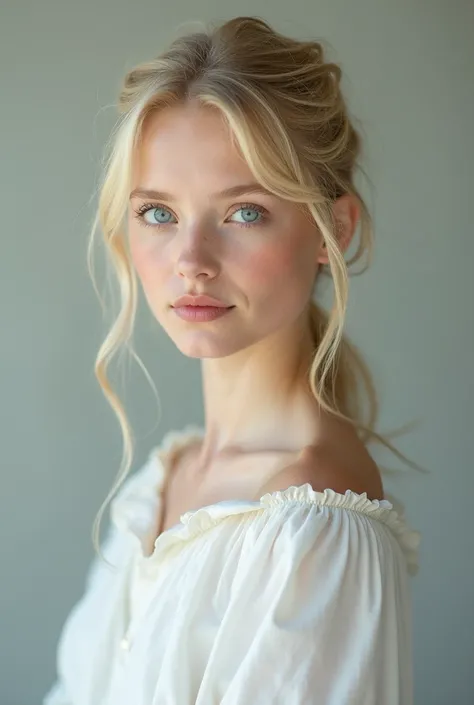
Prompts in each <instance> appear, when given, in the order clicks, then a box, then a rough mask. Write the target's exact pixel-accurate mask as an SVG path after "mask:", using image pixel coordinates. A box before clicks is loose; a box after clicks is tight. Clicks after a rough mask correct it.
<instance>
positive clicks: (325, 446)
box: [260, 428, 384, 500]
mask: <svg viewBox="0 0 474 705" xmlns="http://www.w3.org/2000/svg"><path fill="white" fill-rule="evenodd" d="M306 483H309V484H310V485H311V487H312V488H313V489H314V490H316V491H317V492H323V491H324V490H325V489H332V490H334V491H335V492H339V493H340V494H344V493H345V492H346V490H351V491H352V492H356V493H358V494H363V493H364V492H366V493H367V497H368V499H371V500H373V499H383V498H384V490H383V483H382V478H381V476H380V471H379V468H378V466H377V464H376V463H375V461H374V460H373V458H372V457H371V455H370V453H369V452H368V450H367V449H366V447H365V446H364V444H363V443H362V441H361V440H360V439H359V438H358V436H357V434H356V433H355V431H354V430H352V429H347V428H343V429H341V432H340V433H336V434H335V436H333V437H329V438H326V439H323V440H321V442H318V443H316V444H315V445H311V446H306V447H305V448H304V449H303V450H302V451H301V453H300V454H299V456H298V457H297V458H296V459H295V460H294V461H293V462H292V463H290V464H289V465H287V466H285V467H284V468H283V469H281V470H279V472H278V473H276V474H275V475H274V476H273V477H271V478H269V479H268V480H267V481H266V482H265V483H264V485H262V486H261V488H260V496H262V495H263V494H266V493H267V492H276V491H278V490H285V489H287V488H288V487H291V486H293V485H294V486H299V485H304V484H306Z"/></svg>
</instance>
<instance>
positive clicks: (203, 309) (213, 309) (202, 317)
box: [173, 306, 235, 323]
mask: <svg viewBox="0 0 474 705" xmlns="http://www.w3.org/2000/svg"><path fill="white" fill-rule="evenodd" d="M233 308H235V307H234V306H226V307H222V306H178V307H174V308H173V310H174V311H175V313H176V315H178V316H179V317H180V318H182V319H184V320H185V321H195V322H197V323H199V322H203V321H213V320H214V319H216V318H221V316H225V315H226V313H229V311H231V310H232V309H233Z"/></svg>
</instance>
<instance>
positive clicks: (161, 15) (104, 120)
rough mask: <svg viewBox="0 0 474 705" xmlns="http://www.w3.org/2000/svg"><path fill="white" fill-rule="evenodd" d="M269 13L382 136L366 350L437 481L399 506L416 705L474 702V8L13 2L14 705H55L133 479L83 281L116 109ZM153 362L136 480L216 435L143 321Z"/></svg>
mask: <svg viewBox="0 0 474 705" xmlns="http://www.w3.org/2000/svg"><path fill="white" fill-rule="evenodd" d="M259 13H261V14H262V16H263V17H265V18H266V19H268V20H270V21H271V22H273V23H274V24H275V26H277V28H279V29H280V30H282V31H285V32H288V33H290V34H294V35H295V36H298V35H299V36H305V37H310V36H313V37H316V38H323V39H325V40H327V42H329V43H330V45H331V47H332V56H333V58H335V59H336V60H337V61H340V62H341V64H342V66H343V69H344V70H345V73H346V78H345V83H346V91H347V95H348V98H349V100H350V105H351V109H352V111H353V112H354V113H355V114H356V115H357V116H358V117H359V118H360V120H361V121H362V122H363V125H364V134H365V136H366V139H367V140H368V143H367V156H366V159H365V166H366V168H367V170H368V172H369V174H370V176H371V179H372V181H373V183H374V192H373V198H372V201H371V202H372V205H374V207H375V221H376V228H377V242H378V244H377V254H376V259H375V263H374V266H373V268H372V270H371V271H370V272H368V273H367V274H366V275H364V276H363V277H362V278H360V279H358V280H356V281H355V282H354V285H353V289H352V300H351V306H350V312H349V331H350V333H351V334H353V336H354V338H355V339H356V341H357V342H358V343H359V345H360V346H361V347H362V348H363V350H364V351H365V353H366V355H367V357H368V359H369V361H370V363H371V365H372V367H373V370H374V373H375V376H376V379H377V381H378V383H379V388H380V393H381V400H382V402H383V414H382V422H383V427H391V426H393V425H397V424H400V423H403V422H405V421H407V420H411V419H415V420H419V421H420V426H419V428H418V430H417V431H416V433H412V434H410V435H408V436H406V437H405V438H403V439H402V441H401V442H400V447H401V449H402V450H404V451H405V452H406V453H408V454H409V455H410V456H412V457H413V458H415V459H417V460H418V461H419V462H420V463H422V464H423V465H424V466H425V467H427V468H429V470H430V471H431V473H430V474H429V475H420V474H416V473H410V475H409V476H405V477H404V478H402V479H401V480H397V481H391V482H390V483H388V485H387V488H388V489H389V490H390V491H392V492H393V493H396V494H397V495H398V496H399V497H400V499H401V500H402V501H403V502H404V503H405V505H406V509H407V514H408V517H409V519H410V521H411V523H412V525H413V526H414V527H415V528H417V529H419V530H420V531H421V532H422V534H423V544H422V551H421V562H422V566H421V572H420V574H419V576H418V577H417V578H416V579H415V581H414V583H413V596H414V622H415V623H414V629H415V658H416V663H415V667H416V703H417V705H448V704H449V705H468V704H471V705H472V703H473V702H474V695H473V693H474V664H473V658H474V639H473V634H474V616H473V611H474V608H473V597H474V590H473V587H474V569H473V554H474V550H473V520H472V511H473V510H472V507H473V495H474V480H473V477H474V474H473V462H472V450H473V444H472V438H473V435H472V426H473V423H472V422H473V418H472V397H473V391H474V386H473V374H472V358H473V355H472V351H473V343H474V340H473V314H472V309H473V302H474V291H473V278H472V268H473V265H474V245H473V232H472V197H473V193H472V176H471V170H472V167H473V164H474V154H473V125H474V111H473V80H472V79H473V49H472V43H471V42H470V38H472V28H473V26H474V12H473V4H472V3H471V2H469V1H468V0H466V1H464V2H461V1H460V0H458V1H457V2H455V1H453V0H449V1H448V0H445V1H444V2H442V1H441V0H439V1H429V0H425V1H422V0H410V1H408V0H406V1H401V0H390V1H389V0H358V2H354V0H292V1H291V3H288V2H284V1H283V0H279V1H278V2H272V3H269V2H268V0H252V1H251V2H246V1H242V2H240V3H233V2H230V0H227V2H226V1H225V0H214V1H212V0H199V1H198V2H196V1H192V0H187V2H184V1H183V2H164V1H163V0H162V1H161V2H157V1H156V0H155V1H154V2H147V1H145V0H133V2H132V0H128V1H127V2H123V1H118V0H115V1H114V0H102V1H101V2H98V0H81V2H64V1H63V0H61V1H60V0H43V1H42V2H34V1H33V0H30V1H28V2H26V1H25V0H11V1H10V2H9V1H8V0H7V2H5V0H3V2H2V5H1V17H0V25H1V36H0V72H1V74H0V79H1V85H0V96H1V110H0V124H1V134H0V139H1V145H0V153H1V160H0V165H1V175H0V186H1V188H0V198H1V213H2V236H1V245H2V254H1V258H0V263H1V267H2V270H1V276H0V285H1V291H0V303H1V307H2V314H3V315H2V342H1V347H0V354H1V356H2V360H1V370H2V376H1V390H0V391H1V393H0V399H1V402H2V403H1V411H2V419H1V425H0V428H1V446H2V466H1V472H2V479H1V507H0V522H1V525H0V550H1V555H0V567H1V568H0V569H1V582H0V585H1V593H0V600H1V604H0V609H1V612H0V615H1V628H0V653H1V658H0V703H1V705H20V704H21V705H35V704H36V705H37V704H38V703H40V702H41V699H42V697H43V695H44V693H45V691H46V690H47V688H48V687H49V686H50V684H51V682H52V680H53V678H54V655H55V648H56V641H57V638H58V635H59V630H60V627H61V625H62V623H63V620H64V618H65V617H66V614H67V613H68V611H69V610H70V608H71V606H72V604H73V603H74V601H75V600H76V599H77V598H78V597H79V595H80V593H81V591H82V581H83V578H84V573H85V570H86V566H87V564H88V563H89V560H90V559H91V556H92V549H91V544H90V539H89V529H90V525H91V522H92V520H93V517H94V515H95V512H96V510H97V508H98V506H99V504H100V502H101V500H102V499H103V497H104V496H105V494H106V491H107V489H108V488H109V486H110V484H111V482H112V479H113V476H114V474H115V472H116V470H117V468H118V463H119V461H120V454H121V436H120V433H119V427H118V424H117V422H116V420H115V417H114V415H113V413H112V411H111V410H109V407H108V405H107V403H106V402H105V400H104V398H103V397H102V395H101V393H100V390H99V388H98V386H97V384H96V382H95V379H94V376H93V372H92V367H93V360H94V358H95V354H96V352H97V348H98V346H99V344H100V342H101V341H102V333H103V328H102V321H101V316H100V312H99V307H98V304H97V302H96V299H95V294H94V292H93V290H92V287H91V285H90V283H89V280H88V276H87V272H86V264H85V247H86V237H87V228H88V225H89V222H90V219H91V216H92V205H93V204H90V203H89V198H90V195H91V193H92V192H93V189H94V185H95V179H96V177H97V173H98V161H99V159H100V155H101V148H102V145H103V143H104V141H105V139H106V138H107V136H108V132H109V129H110V128H111V126H112V124H113V120H114V109H113V107H108V106H112V104H113V102H114V101H115V99H116V95H117V91H118V88H119V84H120V80H121V78H122V76H123V73H124V72H125V70H126V69H128V68H129V67H131V66H132V65H133V64H134V63H136V62H138V61H142V60H145V59H148V58H150V57H151V56H153V55H154V54H156V53H158V52H159V51H160V49H161V47H162V46H163V45H164V43H165V42H166V41H167V37H168V35H169V34H170V32H172V31H173V29H174V28H175V27H176V26H177V25H178V24H179V23H181V22H184V21H186V20H192V19H200V20H209V19H213V20H214V19H215V20H220V19H222V20H223V19H227V18H229V17H230V16H233V15H236V14H259ZM104 107H105V108H106V109H104ZM137 342H138V350H139V353H140V354H141V355H142V357H143V359H144V361H145V363H146V365H147V366H148V369H149V370H150V372H151V374H152V375H153V378H154V379H155V381H156V384H157V386H158V389H159V392H160V395H161V400H162V406H163V411H164V416H163V421H162V422H161V424H160V425H159V426H158V427H156V424H155V421H156V413H157V408H156V404H155V400H154V398H153V396H152V394H151V392H150V390H149V388H148V386H147V384H146V382H145V379H144V377H143V375H142V374H141V373H140V371H139V370H138V368H136V367H134V368H133V369H132V374H131V379H130V383H129V385H128V390H129V391H128V392H127V397H126V401H127V404H128V407H127V408H128V409H129V411H130V415H131V420H132V422H133V424H134V427H135V429H136V431H137V434H138V435H139V441H140V443H139V446H138V449H137V456H136V460H135V464H134V468H136V467H137V466H138V465H139V464H140V463H141V462H142V461H143V459H144V457H145V454H146V453H147V451H148V449H149V448H150V447H151V445H152V444H156V443H157V442H158V441H159V440H160V439H161V437H162V435H163V433H164V432H165V431H166V430H167V429H168V428H172V427H181V426H183V425H184V424H186V423H188V422H199V423H200V422H201V420H202V419H201V388H200V384H199V364H198V363H197V362H196V361H191V360H188V359H186V358H184V357H183V356H181V354H180V353H178V352H177V351H176V350H175V349H174V347H173V345H172V344H171V343H170V341H169V340H167V339H165V337H164V335H163V334H162V333H161V332H160V331H159V330H157V326H155V325H154V321H153V320H151V317H150V316H147V315H146V314H144V313H143V311H142V313H141V314H140V325H139V330H138V335H137ZM231 402H232V400H229V403H231ZM321 705H324V704H321Z"/></svg>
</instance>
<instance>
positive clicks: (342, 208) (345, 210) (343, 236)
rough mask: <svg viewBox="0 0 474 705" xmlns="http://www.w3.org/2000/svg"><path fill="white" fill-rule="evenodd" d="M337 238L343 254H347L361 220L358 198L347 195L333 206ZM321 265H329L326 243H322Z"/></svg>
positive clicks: (319, 259)
mask: <svg viewBox="0 0 474 705" xmlns="http://www.w3.org/2000/svg"><path fill="white" fill-rule="evenodd" d="M332 212H333V216H334V223H335V227H336V238H337V242H338V244H339V249H340V250H341V252H345V251H346V250H347V248H348V247H349V245H350V244H351V242H352V238H353V237H354V234H355V231H356V228H357V224H358V222H359V218H360V206H359V203H358V201H357V198H356V197H355V196H353V195H352V194H351V193H346V194H344V196H340V197H339V198H338V199H336V200H335V201H334V203H333V206H332ZM318 263H319V264H329V257H328V253H327V247H326V243H325V242H324V241H323V242H322V243H321V249H320V253H319V256H318Z"/></svg>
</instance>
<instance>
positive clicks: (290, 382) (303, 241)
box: [128, 104, 383, 511]
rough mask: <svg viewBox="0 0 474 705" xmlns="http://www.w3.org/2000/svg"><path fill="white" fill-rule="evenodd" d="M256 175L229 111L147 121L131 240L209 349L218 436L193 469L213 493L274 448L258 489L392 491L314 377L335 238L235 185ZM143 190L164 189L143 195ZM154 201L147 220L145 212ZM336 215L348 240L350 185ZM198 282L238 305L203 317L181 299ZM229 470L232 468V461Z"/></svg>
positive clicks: (163, 316)
mask: <svg viewBox="0 0 474 705" xmlns="http://www.w3.org/2000/svg"><path fill="white" fill-rule="evenodd" d="M254 183H255V178H254V176H253V174H252V172H251V171H250V169H249V167H248V166H247V164H246V162H245V161H244V160H243V158H242V157H241V156H240V154H239V152H238V151H237V148H236V147H235V145H234V144H233V142H232V140H231V139H230V136H229V131H228V128H227V127H226V125H225V123H224V120H223V118H222V117H221V115H220V114H219V113H218V111H217V110H214V109H210V108H203V107H199V106H197V105H194V104H187V105H184V106H175V107H168V108H166V109H164V110H162V111H161V112H157V113H155V114H154V115H152V116H151V117H149V118H148V121H147V123H146V128H145V132H144V135H143V140H142V142H141V145H140V149H139V151H138V153H137V155H136V160H135V164H134V169H133V178H132V195H131V199H130V208H129V215H128V233H129V244H130V252H131V256H132V260H133V265H134V267H135V270H136V273H137V275H138V278H139V280H140V282H141V285H142V288H143V292H144V295H145V297H146V300H147V302H148V304H149V307H150V310H151V312H152V314H153V315H154V317H155V318H156V320H157V321H158V322H159V323H160V324H161V326H162V327H163V328H164V330H165V331H166V333H167V334H168V335H169V336H170V338H171V339H172V340H173V341H174V343H175V344H176V346H177V348H178V349H179V350H180V351H181V352H182V353H183V354H184V355H187V356H188V357H193V358H199V359H200V360H201V365H202V379H203V396H204V412H205V428H206V435H205V438H204V441H203V443H202V444H201V445H200V446H199V449H198V451H197V454H196V456H195V457H194V459H193V464H192V469H191V470H189V469H188V470H187V471H186V472H187V473H188V476H189V477H188V476H187V479H188V480H189V481H193V482H195V483H196V486H204V485H206V483H207V485H210V484H212V486H213V488H214V490H213V492H211V493H210V494H211V495H212V496H219V493H218V492H217V493H216V491H215V488H216V486H217V484H218V483H219V481H222V482H224V479H223V478H222V474H223V473H224V470H223V465H222V464H221V465H220V464H219V460H220V459H224V458H226V459H227V461H228V460H229V459H235V460H238V459H245V458H248V459H249V460H250V459H255V458H256V457H257V454H261V457H262V458H264V457H267V458H270V457H271V458H272V459H273V460H272V461H271V462H270V461H269V462H268V463H267V465H266V470H265V471H264V472H263V474H262V475H261V476H260V477H259V478H257V479H256V480H255V481H254V487H253V489H252V491H251V492H250V494H252V495H253V493H254V492H255V493H256V494H257V495H258V492H259V491H260V490H262V491H263V490H264V491H273V490H274V489H284V488H285V487H287V486H289V485H290V484H303V483H304V482H310V483H311V484H312V486H313V487H314V488H315V489H324V488H325V487H332V489H335V490H337V491H342V492H344V491H345V490H346V489H353V490H354V491H359V492H363V491H367V492H368V493H370V494H371V495H373V496H374V497H375V496H377V497H382V496H383V491H382V487H381V482H380V478H379V474H378V471H377V469H376V467H375V464H374V463H373V461H372V460H371V458H370V456H369V454H368V453H367V451H366V450H365V448H363V446H362V444H361V443H360V442H359V440H358V438H357V436H356V434H355V432H354V430H353V429H352V427H351V426H350V425H349V424H347V423H344V422H342V421H340V420H337V419H335V418H334V417H330V416H329V415H328V414H326V413H321V410H320V408H319V407H318V404H317V403H316V400H315V399H314V397H313V396H312V395H311V393H310V390H309V387H308V383H307V379H306V377H305V373H306V372H307V370H308V369H309V365H310V362H311V340H310V336H309V329H308V324H307V315H306V311H307V304H308V301H309V299H310V298H311V295H312V292H313V287H314V281H315V276H316V275H317V272H318V269H319V267H320V265H321V264H324V263H326V262H327V259H326V253H325V249H324V243H323V240H322V237H321V235H320V233H319V231H318V229H317V228H316V226H315V224H314V222H311V220H310V218H308V215H307V213H305V212H304V211H303V209H302V208H301V207H300V206H299V205H297V204H293V203H291V202H289V201H285V200H283V199H280V198H278V197H276V196H274V195H272V194H270V193H262V192H256V191H255V189H254V188H253V187H246V188H245V189H244V191H243V192H242V193H240V194H238V195H237V194H234V195H225V194H222V192H223V191H225V190H228V189H231V188H237V187H241V186H246V185H249V184H254ZM143 189H146V190H148V191H150V190H154V191H157V192H160V196H154V197H150V196H149V195H148V196H145V195H143V194H136V193H135V194H133V191H136V190H143ZM163 192H166V194H163ZM146 204H151V205H150V207H149V209H148V211H147V212H146V213H142V219H140V218H138V217H137V214H136V211H137V209H139V208H140V207H141V206H144V205H146ZM255 208H256V209H257V210H255ZM334 212H335V215H336V218H337V221H338V225H339V233H340V237H341V242H340V244H341V247H343V248H346V247H347V245H348V244H349V242H350V240H351V237H352V235H353V233H354V230H355V228H356V225H357V220H358V215H359V213H358V208H357V204H356V202H355V201H354V200H353V199H351V197H349V196H344V197H343V198H341V199H339V200H338V201H337V202H336V204H335V205H334ZM145 222H147V223H149V224H150V225H151V227H146V225H145ZM246 223H247V225H245V224H246ZM186 293H193V294H207V295H210V296H213V297H215V298H217V299H219V300H221V301H223V302H224V303H226V304H227V305H233V306H234V307H235V308H233V309H232V310H231V311H230V313H228V314H226V315H225V316H223V317H222V318H218V319H216V320H213V321H208V322H200V323H190V322H188V321H184V320H182V319H180V318H179V317H178V316H177V315H176V313H175V312H174V311H173V309H172V308H171V306H172V304H173V302H174V301H175V300H176V299H177V298H178V297H179V296H182V295H184V294H186ZM265 454H267V456H265ZM277 457H280V462H279V463H278V462H275V459H276V458H277ZM282 459H284V460H285V462H283V463H282V462H281V460H282ZM282 465H283V467H282ZM237 466H238V467H240V468H241V467H242V463H240V465H238V464H237V465H235V467H236V468H237ZM225 467H226V471H225V472H227V473H229V472H231V470H229V468H231V467H232V465H230V464H229V462H226V465H225ZM247 467H250V466H249V465H248V464H247ZM262 467H263V465H262ZM277 469H278V471H277ZM211 476H212V477H211ZM227 481H228V479H227ZM323 486H324V487H323ZM234 489H235V488H234ZM236 491H241V492H244V490H243V489H242V488H240V490H236ZM204 495H206V493H204ZM206 496H207V495H206ZM195 501H196V500H195ZM182 509H183V507H181V508H180V511H181V510H182Z"/></svg>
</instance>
